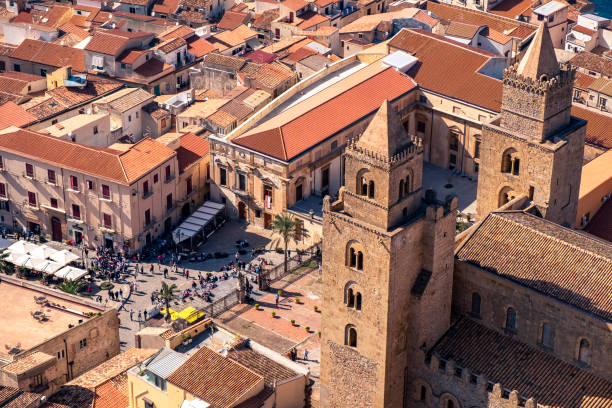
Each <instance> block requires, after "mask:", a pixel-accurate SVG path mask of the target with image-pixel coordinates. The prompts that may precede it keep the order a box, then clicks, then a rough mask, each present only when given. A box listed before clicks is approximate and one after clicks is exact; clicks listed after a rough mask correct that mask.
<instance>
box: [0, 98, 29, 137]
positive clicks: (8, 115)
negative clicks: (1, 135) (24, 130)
mask: <svg viewBox="0 0 612 408" xmlns="http://www.w3.org/2000/svg"><path fill="white" fill-rule="evenodd" d="M35 121H36V117H35V116H34V115H32V114H30V113H28V112H27V111H25V110H24V109H23V108H21V107H20V106H19V105H17V104H15V103H14V102H7V103H5V104H4V105H0V130H1V129H6V128H7V127H9V126H17V127H23V126H26V125H28V124H30V123H33V122H35Z"/></svg>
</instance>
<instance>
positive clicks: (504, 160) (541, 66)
mask: <svg viewBox="0 0 612 408" xmlns="http://www.w3.org/2000/svg"><path fill="white" fill-rule="evenodd" d="M574 73H575V71H574V69H572V68H571V67H570V66H568V65H563V66H560V65H559V63H558V62H557V59H556V57H555V50H554V48H553V45H552V41H551V38H550V34H549V32H548V28H547V26H546V23H545V22H543V23H542V24H541V25H540V27H539V28H538V31H537V32H536V35H535V37H534V39H533V41H532V43H531V45H530V46H529V48H528V50H527V52H526V54H525V56H524V57H523V59H522V60H521V62H520V63H518V64H515V65H514V66H512V67H509V68H507V69H506V70H505V71H504V77H503V96H502V108H501V114H500V115H498V116H497V117H495V118H493V119H492V120H491V121H490V122H489V123H486V124H485V125H483V133H482V151H481V165H480V168H481V172H480V174H479V176H478V195H477V207H478V208H477V213H478V218H479V219H482V218H484V217H485V216H486V215H487V214H488V213H490V212H491V211H494V210H496V209H497V208H499V207H500V206H502V205H504V204H506V203H507V202H508V201H510V200H512V199H514V198H516V197H520V196H525V197H527V198H528V199H529V201H530V202H531V205H532V206H533V208H534V211H535V212H536V213H539V214H540V215H541V216H543V217H544V218H546V219H548V220H550V221H553V222H556V223H558V224H562V225H566V226H573V225H574V221H575V219H576V211H577V206H578V192H579V188H580V175H581V171H582V159H583V154H584V137H585V132H586V122H584V121H583V120H581V119H578V118H575V117H572V116H571V108H572V92H573V91H572V87H573V83H574Z"/></svg>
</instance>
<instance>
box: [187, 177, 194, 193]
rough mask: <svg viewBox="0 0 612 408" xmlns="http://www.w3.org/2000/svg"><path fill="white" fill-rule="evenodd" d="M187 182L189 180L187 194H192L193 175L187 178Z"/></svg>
mask: <svg viewBox="0 0 612 408" xmlns="http://www.w3.org/2000/svg"><path fill="white" fill-rule="evenodd" d="M186 182H187V194H191V192H192V191H193V183H192V181H191V176H189V177H188V178H187V180H186Z"/></svg>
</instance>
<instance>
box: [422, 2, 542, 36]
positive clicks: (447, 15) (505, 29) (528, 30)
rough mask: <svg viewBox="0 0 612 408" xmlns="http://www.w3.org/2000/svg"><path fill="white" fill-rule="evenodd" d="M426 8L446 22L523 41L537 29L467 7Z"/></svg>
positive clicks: (429, 5)
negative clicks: (480, 28) (494, 31)
mask: <svg viewBox="0 0 612 408" xmlns="http://www.w3.org/2000/svg"><path fill="white" fill-rule="evenodd" d="M426 8H427V11H430V12H432V13H433V14H435V15H436V16H437V17H439V18H442V19H445V20H449V21H454V20H459V21H464V22H468V23H472V24H477V25H486V26H488V27H489V28H490V29H494V30H496V31H499V32H500V33H504V34H506V35H510V36H512V37H518V38H521V39H524V38H526V37H527V36H529V35H531V34H532V33H534V32H535V30H536V28H537V27H536V26H534V25H532V24H527V23H523V22H520V21H516V20H513V19H510V18H506V17H501V16H498V15H495V14H490V13H484V12H481V11H477V10H471V9H468V8H466V7H460V6H452V5H450V4H444V3H434V2H431V1H428V2H427V4H426ZM417 16H418V15H417ZM415 17H416V16H415Z"/></svg>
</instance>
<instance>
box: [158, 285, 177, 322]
mask: <svg viewBox="0 0 612 408" xmlns="http://www.w3.org/2000/svg"><path fill="white" fill-rule="evenodd" d="M176 289H177V287H176V285H175V284H174V283H173V284H172V285H168V284H167V283H166V282H162V287H161V291H160V292H159V297H160V299H162V300H163V301H164V303H165V305H166V316H164V319H166V321H168V320H170V301H171V300H172V299H174V298H175V297H176V294H175V293H174V291H175V290H176Z"/></svg>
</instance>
